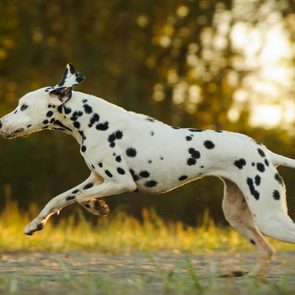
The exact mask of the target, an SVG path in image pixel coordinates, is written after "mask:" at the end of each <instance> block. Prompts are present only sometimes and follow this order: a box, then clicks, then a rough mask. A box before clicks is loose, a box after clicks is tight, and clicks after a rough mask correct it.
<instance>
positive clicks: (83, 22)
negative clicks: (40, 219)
mask: <svg viewBox="0 0 295 295" xmlns="http://www.w3.org/2000/svg"><path fill="white" fill-rule="evenodd" d="M0 16H1V17H0V31H1V34H0V77H1V79H0V97H1V110H0V113H1V114H0V115H4V114H5V113H7V112H9V111H11V110H12V109H13V108H14V106H15V105H16V104H17V100H18V98H19V97H20V96H21V95H23V94H24V93H26V92H28V91H30V90H34V89H36V88H38V87H41V86H45V85H48V84H49V85H54V84H55V83H56V82H57V81H58V80H59V77H60V75H61V73H62V71H63V68H64V65H65V64H66V63H68V62H72V63H73V64H75V65H76V66H77V68H78V69H79V70H80V71H81V72H82V73H85V74H86V76H87V81H86V82H85V83H83V84H82V86H81V88H80V89H81V90H82V91H85V92H90V93H94V94H96V95H98V96H101V97H105V98H107V99H109V100H110V101H111V102H114V103H117V104H119V105H121V106H123V107H126V108H128V109H129V110H133V111H138V112H143V113H146V114H149V115H151V116H154V117H157V118H158V119H160V120H163V121H165V122H167V123H170V124H173V125H180V126H183V127H187V126H191V127H197V128H213V129H229V130H233V131H239V132H245V133H247V134H249V135H253V136H254V137H255V139H256V140H258V141H263V142H266V143H267V144H268V146H269V147H270V148H271V149H274V150H276V151H277V152H280V153H284V154H286V155H289V156H292V155H293V156H294V155H295V152H294V149H293V144H292V143H293V137H292V133H290V132H289V131H288V132H287V131H286V128H285V126H283V124H282V125H281V126H280V127H278V128H277V129H276V130H268V131H266V130H264V129H260V128H254V127H253V126H250V125H249V115H250V114H251V109H253V108H255V104H254V103H253V95H254V94H253V93H254V92H255V91H254V90H253V85H252V84H253V83H252V82H253V81H256V80H258V79H259V73H260V72H261V70H262V68H261V65H260V64H259V63H257V62H256V59H255V60H252V62H247V61H248V55H247V52H245V48H243V46H241V44H235V43H234V41H233V37H232V36H233V32H234V29H235V28H236V27H237V26H238V25H243V26H245V27H246V28H251V29H257V30H263V29H265V28H268V27H271V26H275V25H276V24H277V23H278V22H279V25H280V26H281V27H283V28H284V31H285V32H287V37H288V38H289V41H290V42H294V40H293V38H294V37H292V36H294V34H292V32H294V25H293V24H294V4H293V1H291V0H288V1H287V0H278V1H275V0H263V1H258V0H255V1H250V2H249V1H245V0H235V1H234V0H223V1H221V0H220V1H217V0H210V1H205V0H200V1H197V0H182V1H180V0H169V1H152V0H141V1H135V0H129V1H124V0H112V1H77V0H66V1H56V0H54V1H46V0H38V1H33V0H24V1H17V0H10V1H6V0H2V1H0ZM262 43H263V42H262ZM237 45H239V46H237ZM260 53H261V48H260V49H258V50H257V52H256V53H255V54H254V56H255V57H257V56H258V55H259V54H260ZM293 59H294V57H293ZM253 61H254V62H253ZM282 62H284V64H286V65H287V66H288V67H293V64H294V61H293V60H292V57H291V58H290V57H288V58H287V57H286V58H285V60H284V61H282ZM291 76H292V75H291V74H290V77H291ZM291 78H292V77H291ZM274 84H275V82H272V85H274ZM279 86H280V87H279V88H278V89H279V95H277V96H276V97H273V95H272V96H269V97H266V98H264V99H265V100H267V99H268V100H269V101H270V100H271V101H275V103H283V102H284V101H286V100H287V98H288V99H290V97H291V95H293V90H292V89H291V87H290V85H289V86H288V87H289V88H288V87H287V88H288V89H289V90H288V89H287V90H286V89H285V88H286V87H285V88H284V87H283V88H282V86H281V85H279ZM241 90H242V91H244V92H242V93H244V94H245V91H246V94H247V95H246V98H245V95H244V96H243V97H244V98H243V99H242V100H241V99H240V98H241V95H240V94H241ZM258 94H259V93H258ZM260 95H261V94H260ZM283 95H284V99H283V98H282V96H283ZM255 97H256V98H257V94H256V96H255ZM266 134H267V135H266ZM0 148H1V154H2V155H5V156H2V157H1V158H0V166H1V170H0V188H1V190H0V194H1V198H0V199H1V201H2V202H0V204H1V203H2V204H1V205H2V207H3V206H4V202H5V199H7V198H11V197H12V196H13V197H14V198H16V199H17V200H18V202H19V204H20V205H21V207H22V208H26V207H28V204H30V203H31V202H32V201H35V202H38V203H39V204H41V203H42V204H44V203H45V201H46V200H48V199H49V198H51V197H52V196H53V195H56V194H58V193H60V192H62V191H64V190H66V189H67V188H69V187H71V186H73V185H75V184H77V183H80V182H81V181H82V180H83V179H84V178H86V177H87V173H88V172H87V168H86V167H85V164H84V163H83V161H82V159H81V158H80V156H79V153H78V150H79V149H78V146H76V143H75V142H74V141H73V140H72V139H70V138H67V137H66V136H64V135H62V134H58V133H52V134H48V133H45V132H44V133H43V134H40V135H39V134H38V135H32V136H31V137H30V138H26V139H17V140H15V141H13V142H12V141H4V140H3V139H1V140H0ZM284 174H285V177H286V179H287V180H288V181H287V187H288V188H290V191H291V192H292V191H293V188H294V182H293V181H291V180H292V178H293V177H292V174H291V173H290V172H284ZM214 184H215V185H208V184H207V182H206V181H204V182H202V183H201V184H200V186H198V193H195V186H190V188H189V189H182V190H180V191H178V192H172V193H169V197H170V199H171V200H173V201H171V202H169V204H168V203H167V201H165V202H164V201H163V200H160V199H154V198H152V199H151V198H150V197H147V196H144V195H142V194H140V195H139V196H138V195H137V196H131V195H127V196H126V197H125V198H121V197H120V198H112V199H111V205H112V206H113V207H116V208H117V207H120V206H121V208H122V207H124V208H126V206H128V208H127V211H129V212H132V213H133V215H138V213H136V212H140V210H141V208H142V206H145V205H147V206H154V207H155V208H156V209H157V212H160V213H161V215H162V214H163V216H165V217H168V218H171V219H177V218H178V219H182V220H183V221H185V222H186V223H189V224H194V223H195V222H196V221H195V219H196V218H195V216H196V215H197V214H198V215H199V216H200V215H202V213H203V212H204V210H205V209H208V208H209V211H210V214H212V216H213V218H214V219H215V220H218V221H219V222H224V220H223V217H222V215H221V213H220V210H219V209H218V208H219V204H220V202H213V203H212V202H211V200H212V199H216V196H217V195H218V194H220V192H221V191H220V185H219V184H216V183H215V182H214ZM183 193H185V194H184V196H183V197H181V201H180V200H179V199H177V195H180V194H183ZM195 195H197V196H195ZM204 196H206V199H205V200H204ZM219 199H220V198H219ZM164 200H165V199H164ZM196 200H197V201H198V204H197V205H198V206H197V205H195V204H196ZM130 201H132V202H130ZM164 203H165V205H164V206H163V204H164ZM170 204H171V206H170ZM172 204H173V205H175V204H177V205H178V206H177V208H175V206H174V207H172ZM290 204H291V207H290V208H291V209H293V208H295V201H293V199H292V200H290ZM290 211H291V212H293V211H294V210H290Z"/></svg>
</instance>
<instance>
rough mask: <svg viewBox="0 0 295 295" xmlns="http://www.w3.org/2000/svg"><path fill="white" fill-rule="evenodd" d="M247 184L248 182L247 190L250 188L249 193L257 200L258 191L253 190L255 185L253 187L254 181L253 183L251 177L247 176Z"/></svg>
mask: <svg viewBox="0 0 295 295" xmlns="http://www.w3.org/2000/svg"><path fill="white" fill-rule="evenodd" d="M247 184H248V187H249V190H250V193H251V195H252V196H253V197H254V198H255V199H256V200H259V196H260V195H259V192H258V191H256V190H255V187H254V183H253V179H252V178H250V177H248V178H247Z"/></svg>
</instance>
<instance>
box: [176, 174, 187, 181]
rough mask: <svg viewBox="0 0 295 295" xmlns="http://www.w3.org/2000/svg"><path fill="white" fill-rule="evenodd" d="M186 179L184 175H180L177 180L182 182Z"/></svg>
mask: <svg viewBox="0 0 295 295" xmlns="http://www.w3.org/2000/svg"><path fill="white" fill-rule="evenodd" d="M186 179H187V176H186V175H182V176H180V177H179V178H178V180H180V181H183V180H186Z"/></svg>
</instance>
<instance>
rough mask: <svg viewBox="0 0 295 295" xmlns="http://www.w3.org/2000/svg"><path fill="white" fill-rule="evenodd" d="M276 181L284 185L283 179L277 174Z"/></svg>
mask: <svg viewBox="0 0 295 295" xmlns="http://www.w3.org/2000/svg"><path fill="white" fill-rule="evenodd" d="M275 180H276V181H278V182H279V184H280V185H282V184H283V179H282V177H281V176H280V175H279V173H276V174H275Z"/></svg>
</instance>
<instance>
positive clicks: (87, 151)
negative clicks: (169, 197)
mask: <svg viewBox="0 0 295 295" xmlns="http://www.w3.org/2000/svg"><path fill="white" fill-rule="evenodd" d="M83 80H85V77H84V76H83V75H82V74H80V73H79V72H77V71H76V70H75V68H74V67H73V66H72V65H71V64H68V65H67V66H66V69H65V72H64V75H63V77H62V79H61V81H60V82H59V83H58V84H57V85H55V86H53V87H44V88H41V89H38V90H36V91H33V92H30V93H27V94H26V95H25V96H23V97H22V98H21V99H20V100H19V105H18V106H17V108H16V109H15V110H14V111H12V112H11V113H9V114H7V115H6V116H4V117H3V118H1V120H0V134H1V135H2V136H4V137H6V138H15V137H19V136H25V135H28V134H31V133H33V132H37V131H41V130H48V129H49V130H61V131H63V132H65V133H67V134H70V135H72V136H74V137H75V139H76V140H77V141H78V143H79V144H80V152H81V155H82V156H83V158H84V159H85V162H86V164H87V166H88V167H89V169H90V171H91V173H90V176H89V178H88V179H86V180H85V181H84V182H82V183H81V184H79V185H77V186H76V187H74V188H72V189H70V190H68V191H66V192H64V193H62V194H60V195H58V196H56V197H55V198H53V199H51V200H50V201H49V202H48V203H47V205H46V206H45V207H44V209H43V210H42V211H41V212H40V214H39V215H38V216H37V217H36V218H35V219H34V220H33V221H32V222H30V223H29V224H28V225H27V226H26V228H25V230H24V232H25V234H27V235H32V234H33V233H34V232H36V231H39V230H41V229H43V227H44V226H45V224H46V222H47V220H48V219H49V217H50V216H51V215H53V214H57V213H59V211H60V210H61V209H62V208H63V207H65V206H68V205H70V204H72V203H74V202H78V203H79V204H81V205H82V206H84V207H85V208H86V209H87V210H88V211H90V212H91V213H93V214H105V213H107V211H108V207H107V205H106V204H105V203H103V202H98V198H101V197H106V196H110V195H115V194H121V193H124V192H137V191H139V192H146V193H153V194H156V193H164V192H167V191H169V190H172V189H175V188H177V187H179V186H182V185H184V184H186V183H188V182H191V181H193V180H196V179H198V178H202V177H205V176H208V175H210V176H216V177H219V178H220V179H221V180H222V181H223V183H224V199H223V203H222V207H223V211H224V215H225V217H226V219H227V221H228V222H229V223H230V224H231V225H232V226H233V227H234V228H235V229H236V230H237V231H238V232H239V233H240V234H241V235H243V236H244V237H245V238H246V239H247V240H248V241H249V242H250V243H251V244H252V245H253V247H254V248H255V249H256V251H257V253H258V255H259V257H260V260H259V263H258V265H257V267H256V268H255V269H254V270H253V272H252V273H253V274H257V275H263V274H264V273H265V271H266V270H267V267H268V265H269V263H270V260H271V257H272V256H273V254H274V250H273V248H272V247H271V245H270V244H269V243H268V242H267V241H266V240H265V239H264V237H263V236H262V234H261V232H262V233H264V234H265V235H268V236H270V237H272V238H274V239H278V240H281V241H284V242H289V243H295V224H294V223H293V221H292V220H291V219H290V217H289V216H288V214H287V204H286V189H285V185H284V182H283V179H282V178H281V177H280V175H279V173H278V171H277V169H276V167H277V166H279V165H283V166H288V167H291V168H295V160H293V159H290V158H287V157H284V156H281V155H278V154H275V153H273V152H271V151H270V150H269V149H267V148H266V147H265V146H264V145H262V144H259V143H257V142H256V141H255V140H253V139H252V138H250V137H248V136H246V135H243V134H239V133H233V132H227V131H220V130H199V129H193V128H178V127H172V126H169V125H166V124H164V123H162V122H160V121H158V120H156V119H153V118H151V117H148V116H145V115H141V114H137V113H134V112H129V111H126V110H125V109H123V108H121V107H118V106H116V105H114V104H111V103H109V102H107V101H105V100H103V99H101V98H98V97H95V96H92V95H89V94H86V93H82V92H76V91H73V87H74V86H75V85H77V84H79V83H81V82H82V81H83Z"/></svg>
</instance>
